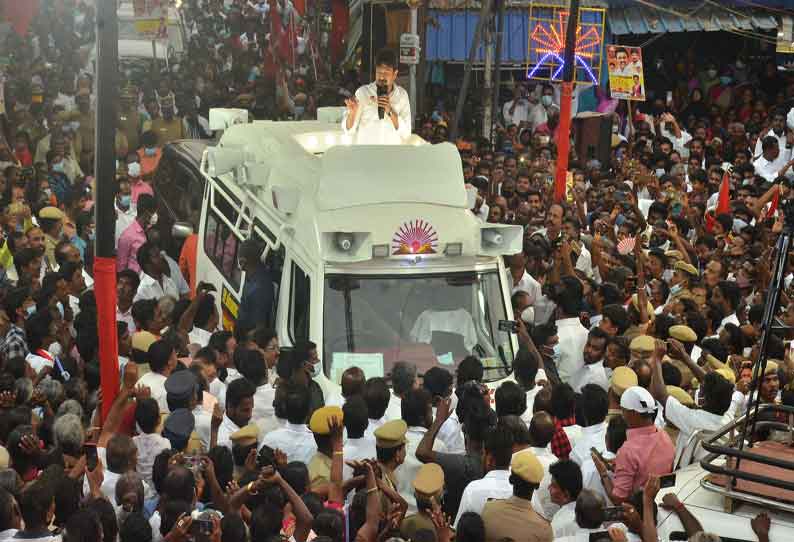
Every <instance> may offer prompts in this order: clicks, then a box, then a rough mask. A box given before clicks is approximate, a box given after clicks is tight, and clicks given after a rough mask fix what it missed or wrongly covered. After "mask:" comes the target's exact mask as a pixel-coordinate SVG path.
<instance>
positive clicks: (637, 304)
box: [631, 294, 656, 320]
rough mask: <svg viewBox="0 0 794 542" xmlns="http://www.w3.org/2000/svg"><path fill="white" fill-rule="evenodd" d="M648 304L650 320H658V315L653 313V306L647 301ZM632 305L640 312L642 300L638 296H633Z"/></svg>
mask: <svg viewBox="0 0 794 542" xmlns="http://www.w3.org/2000/svg"><path fill="white" fill-rule="evenodd" d="M646 303H647V304H648V319H649V320H653V319H654V318H656V313H654V312H653V310H654V309H653V305H651V302H650V301H646ZM631 305H632V306H633V307H634V308H635V309H637V310H638V311H639V310H640V298H639V297H638V296H637V294H634V295H633V296H631Z"/></svg>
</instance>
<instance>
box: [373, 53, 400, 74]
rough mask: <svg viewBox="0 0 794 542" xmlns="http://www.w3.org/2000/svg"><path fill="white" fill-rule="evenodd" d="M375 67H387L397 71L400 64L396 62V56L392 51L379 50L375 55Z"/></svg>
mask: <svg viewBox="0 0 794 542" xmlns="http://www.w3.org/2000/svg"><path fill="white" fill-rule="evenodd" d="M375 66H388V67H389V68H391V69H393V70H394V71H397V70H398V69H399V68H400V63H399V62H398V60H397V54H396V53H395V52H394V50H392V49H381V50H380V51H378V54H377V55H375Z"/></svg>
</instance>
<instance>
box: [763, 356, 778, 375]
mask: <svg viewBox="0 0 794 542" xmlns="http://www.w3.org/2000/svg"><path fill="white" fill-rule="evenodd" d="M777 367H778V365H777V362H776V361H772V360H771V359H770V360H767V362H766V369H765V370H764V376H768V375H771V374H777Z"/></svg>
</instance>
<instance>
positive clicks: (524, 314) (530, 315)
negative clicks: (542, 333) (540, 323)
mask: <svg viewBox="0 0 794 542" xmlns="http://www.w3.org/2000/svg"><path fill="white" fill-rule="evenodd" d="M521 320H522V321H523V322H524V323H525V324H532V323H534V322H535V308H534V307H527V308H526V309H524V310H523V311H521Z"/></svg>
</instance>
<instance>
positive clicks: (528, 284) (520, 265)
mask: <svg viewBox="0 0 794 542" xmlns="http://www.w3.org/2000/svg"><path fill="white" fill-rule="evenodd" d="M505 263H506V264H507V266H508V269H507V285H508V287H509V288H510V294H511V295H512V294H515V293H516V292H526V294H527V295H528V296H529V304H530V305H534V304H535V301H537V300H538V299H540V297H541V295H543V293H542V292H541V287H540V283H539V282H538V281H536V280H535V279H534V278H532V275H530V274H529V273H528V272H527V269H526V267H527V257H526V254H524V253H523V252H519V253H518V254H513V255H512V256H505Z"/></svg>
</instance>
